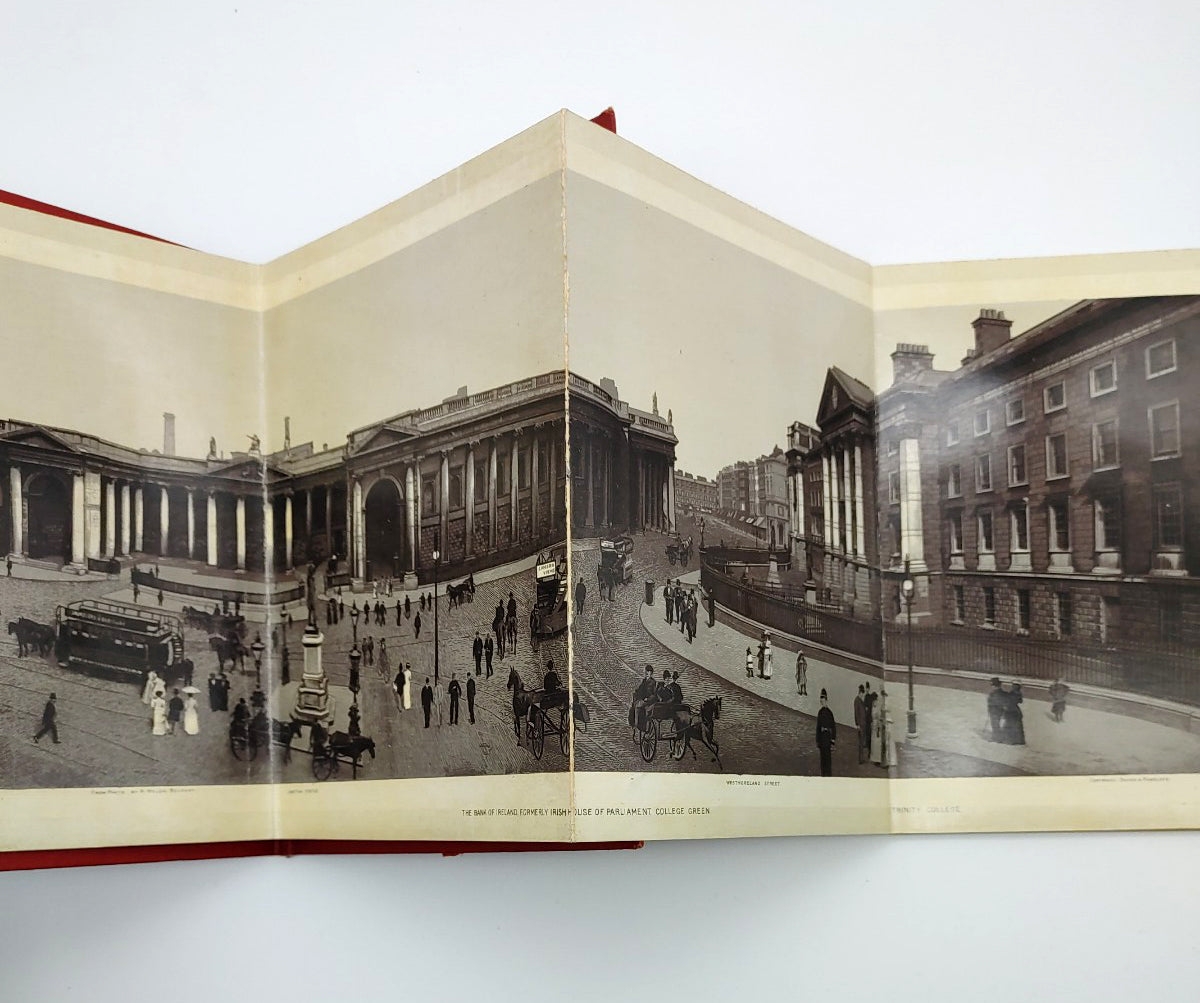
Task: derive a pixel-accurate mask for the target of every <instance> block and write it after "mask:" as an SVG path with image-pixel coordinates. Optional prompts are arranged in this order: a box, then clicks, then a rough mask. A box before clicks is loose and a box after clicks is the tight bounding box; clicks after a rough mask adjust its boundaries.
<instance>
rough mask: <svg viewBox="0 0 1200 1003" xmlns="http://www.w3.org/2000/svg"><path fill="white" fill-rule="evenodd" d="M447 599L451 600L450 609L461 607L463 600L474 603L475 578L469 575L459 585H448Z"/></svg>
mask: <svg viewBox="0 0 1200 1003" xmlns="http://www.w3.org/2000/svg"><path fill="white" fill-rule="evenodd" d="M446 598H447V599H449V600H450V608H451V609H454V607H455V606H461V605H462V603H463V600H464V599H466V600H467V601H468V602H473V601H474V598H475V576H474V575H467V577H466V578H464V579H463V580H462V582H461V583H460V584H458V585H454V584H448V585H447V586H446Z"/></svg>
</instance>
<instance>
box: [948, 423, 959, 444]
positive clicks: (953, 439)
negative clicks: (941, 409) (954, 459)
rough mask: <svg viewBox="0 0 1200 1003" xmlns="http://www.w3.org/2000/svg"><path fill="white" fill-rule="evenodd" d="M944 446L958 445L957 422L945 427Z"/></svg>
mask: <svg viewBox="0 0 1200 1003" xmlns="http://www.w3.org/2000/svg"><path fill="white" fill-rule="evenodd" d="M946 445H947V446H956V445H958V422H956V421H952V422H950V424H949V425H947V426H946Z"/></svg>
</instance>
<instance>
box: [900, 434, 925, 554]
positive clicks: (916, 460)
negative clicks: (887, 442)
mask: <svg viewBox="0 0 1200 1003" xmlns="http://www.w3.org/2000/svg"><path fill="white" fill-rule="evenodd" d="M919 445H920V444H919V443H918V442H917V440H916V439H901V440H900V556H901V558H908V560H909V562H910V567H911V569H912V570H913V571H925V570H927V569H926V566H925V535H924V531H923V530H922V527H921V454H920V448H919Z"/></svg>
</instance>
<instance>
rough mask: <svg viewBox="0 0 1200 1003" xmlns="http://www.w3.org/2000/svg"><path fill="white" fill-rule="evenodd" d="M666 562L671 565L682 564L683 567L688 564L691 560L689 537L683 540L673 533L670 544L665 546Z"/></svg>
mask: <svg viewBox="0 0 1200 1003" xmlns="http://www.w3.org/2000/svg"><path fill="white" fill-rule="evenodd" d="M667 560H669V561H670V562H671V563H672V564H682V565H683V566H684V567H686V566H687V565H688V564H690V563H691V560H692V538H691V537H690V536H689V537H688V538H687V539H686V540H684V539H682V538H681V537H680V535H679V534H678V533H675V534H674V535H673V537H672V539H671V542H670V543H668V544H667Z"/></svg>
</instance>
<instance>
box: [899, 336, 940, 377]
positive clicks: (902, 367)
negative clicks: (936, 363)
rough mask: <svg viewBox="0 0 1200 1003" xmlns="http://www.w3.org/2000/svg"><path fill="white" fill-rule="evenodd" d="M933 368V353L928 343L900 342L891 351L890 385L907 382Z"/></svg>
mask: <svg viewBox="0 0 1200 1003" xmlns="http://www.w3.org/2000/svg"><path fill="white" fill-rule="evenodd" d="M932 368H933V353H932V352H931V351H930V350H929V346H928V345H910V344H908V343H907V342H901V343H900V344H898V345H897V346H896V350H895V351H894V352H892V386H895V385H896V384H897V383H908V382H910V381H912V380H914V379H916V378H917V376H918V375H920V374H921V373H923V372H925V371H926V370H927V369H932Z"/></svg>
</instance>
